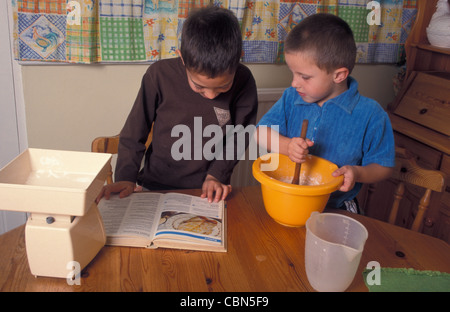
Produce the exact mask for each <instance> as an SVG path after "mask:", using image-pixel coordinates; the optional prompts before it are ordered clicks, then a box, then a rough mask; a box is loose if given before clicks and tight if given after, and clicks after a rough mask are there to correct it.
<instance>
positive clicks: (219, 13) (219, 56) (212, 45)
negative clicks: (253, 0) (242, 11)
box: [180, 5, 242, 78]
mask: <svg viewBox="0 0 450 312" xmlns="http://www.w3.org/2000/svg"><path fill="white" fill-rule="evenodd" d="M180 52H181V55H182V57H183V61H184V64H185V66H186V68H188V69H190V70H193V71H194V72H197V73H202V74H205V75H207V76H209V77H210V78H215V77H216V76H218V75H221V74H224V73H226V72H227V73H228V72H230V73H232V72H234V71H235V70H236V68H237V67H238V65H239V61H240V58H241V55H242V35H241V29H240V26H239V22H238V19H237V18H236V16H235V15H234V14H233V12H231V11H230V10H227V9H223V8H220V7H216V6H213V5H210V6H208V7H206V8H201V9H198V10H194V11H193V12H192V13H191V14H190V15H189V17H188V18H187V19H186V21H185V22H184V24H183V30H182V35H181V46H180Z"/></svg>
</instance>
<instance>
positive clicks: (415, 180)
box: [388, 147, 446, 232]
mask: <svg viewBox="0 0 450 312" xmlns="http://www.w3.org/2000/svg"><path fill="white" fill-rule="evenodd" d="M395 151H396V157H395V160H396V166H395V169H394V173H393V175H392V178H393V179H395V180H398V181H399V183H398V185H397V188H396V189H395V192H394V203H393V205H392V209H391V212H390V215H389V220H388V222H389V223H391V224H395V220H396V217H397V213H398V208H399V205H400V201H401V200H402V198H403V194H404V192H405V184H407V183H408V184H412V185H416V186H419V187H422V188H424V189H425V193H424V195H423V196H422V198H421V199H420V202H419V207H418V210H417V214H416V216H415V218H414V221H413V224H412V226H411V230H413V231H416V232H417V231H419V229H420V226H421V225H422V222H423V219H424V215H425V212H426V210H427V208H428V205H429V204H430V198H431V192H432V191H435V192H442V191H443V190H444V189H445V182H446V181H445V175H444V174H443V173H442V172H440V171H437V170H427V169H424V168H422V167H420V166H419V165H418V164H417V163H416V161H415V159H414V157H413V156H412V155H411V154H410V153H409V152H408V151H407V150H405V149H404V148H399V147H397V148H396V150H395Z"/></svg>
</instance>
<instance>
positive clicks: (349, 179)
mask: <svg viewBox="0 0 450 312" xmlns="http://www.w3.org/2000/svg"><path fill="white" fill-rule="evenodd" d="M357 174H358V170H357V168H356V167H355V166H348V165H347V166H343V167H341V168H339V169H337V170H335V171H334V172H333V173H332V176H333V177H338V176H340V175H343V176H344V183H342V185H341V188H340V189H339V191H341V192H348V191H350V190H351V189H353V187H354V186H355V182H356V178H357Z"/></svg>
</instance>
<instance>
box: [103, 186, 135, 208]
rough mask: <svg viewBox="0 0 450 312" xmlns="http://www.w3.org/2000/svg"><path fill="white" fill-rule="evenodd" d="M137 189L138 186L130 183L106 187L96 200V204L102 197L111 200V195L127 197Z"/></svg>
mask: <svg viewBox="0 0 450 312" xmlns="http://www.w3.org/2000/svg"><path fill="white" fill-rule="evenodd" d="M135 188H136V184H135V183H133V182H129V181H119V182H115V183H112V184H108V185H105V186H104V187H103V188H102V190H101V191H100V194H98V196H97V198H96V199H95V202H96V203H98V202H99V201H100V199H102V197H105V198H106V199H109V197H110V196H111V193H119V197H120V198H123V197H127V196H128V195H130V194H131V193H133V192H134V190H135Z"/></svg>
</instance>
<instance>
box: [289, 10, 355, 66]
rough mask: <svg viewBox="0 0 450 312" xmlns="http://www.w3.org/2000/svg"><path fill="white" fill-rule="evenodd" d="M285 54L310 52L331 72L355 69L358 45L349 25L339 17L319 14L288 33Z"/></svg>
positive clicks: (318, 64) (317, 63) (318, 63)
mask: <svg viewBox="0 0 450 312" xmlns="http://www.w3.org/2000/svg"><path fill="white" fill-rule="evenodd" d="M284 50H285V53H296V52H308V53H311V55H312V56H313V57H314V59H315V61H316V65H317V67H319V68H320V69H322V70H326V71H327V72H328V73H330V72H332V71H333V70H335V69H338V68H341V67H345V68H347V69H348V70H349V72H350V73H351V72H352V70H353V67H354V66H355V60H356V44H355V40H354V38H353V32H352V30H351V28H350V26H349V25H348V24H347V23H346V22H345V21H344V20H343V19H341V18H340V17H338V16H336V15H333V14H328V13H317V14H313V15H311V16H308V17H306V18H304V19H303V20H302V21H301V22H300V23H298V24H297V25H296V26H295V27H294V28H293V29H292V30H291V31H290V32H289V34H288V36H287V38H286V40H285V46H284Z"/></svg>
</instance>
